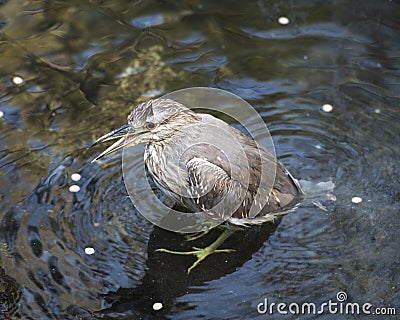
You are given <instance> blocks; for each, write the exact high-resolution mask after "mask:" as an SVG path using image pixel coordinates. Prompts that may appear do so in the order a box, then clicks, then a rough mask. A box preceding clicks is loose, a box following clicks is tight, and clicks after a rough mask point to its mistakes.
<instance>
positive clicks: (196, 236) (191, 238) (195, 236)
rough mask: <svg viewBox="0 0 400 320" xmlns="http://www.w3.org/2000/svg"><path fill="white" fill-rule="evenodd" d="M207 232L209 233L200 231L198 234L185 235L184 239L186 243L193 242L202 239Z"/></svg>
mask: <svg viewBox="0 0 400 320" xmlns="http://www.w3.org/2000/svg"><path fill="white" fill-rule="evenodd" d="M208 232H209V230H206V231H201V232H198V233H195V234H187V235H185V238H186V241H194V240H197V239H200V238H202V237H204V236H205V235H206V234H207V233H208Z"/></svg>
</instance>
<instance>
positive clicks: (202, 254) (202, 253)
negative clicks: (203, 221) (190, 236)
mask: <svg viewBox="0 0 400 320" xmlns="http://www.w3.org/2000/svg"><path fill="white" fill-rule="evenodd" d="M233 232H234V231H233V230H229V229H228V230H225V231H224V232H223V233H222V234H221V235H220V236H219V237H218V239H217V240H215V241H214V242H213V243H212V244H210V245H209V246H208V247H205V248H197V247H193V250H192V251H172V250H168V249H157V250H156V251H157V252H165V253H171V254H178V255H194V256H196V257H197V260H196V261H195V262H194V263H193V264H192V266H191V267H190V268H189V269H188V271H187V273H188V274H189V273H190V272H191V271H192V270H193V269H194V268H195V267H197V266H198V264H199V263H200V262H201V261H203V260H204V259H205V258H207V257H208V256H209V255H212V254H214V253H231V252H234V251H235V250H233V249H218V247H219V246H220V245H221V244H222V243H223V242H224V241H225V240H226V239H227V238H228V237H229V236H230V235H231V234H232V233H233ZM195 236H197V235H195ZM201 236H203V234H201Z"/></svg>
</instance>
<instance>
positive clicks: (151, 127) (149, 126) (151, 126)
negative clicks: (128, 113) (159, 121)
mask: <svg viewBox="0 0 400 320" xmlns="http://www.w3.org/2000/svg"><path fill="white" fill-rule="evenodd" d="M155 127H157V125H156V124H155V123H154V122H148V123H146V128H147V129H149V130H153V129H154V128H155Z"/></svg>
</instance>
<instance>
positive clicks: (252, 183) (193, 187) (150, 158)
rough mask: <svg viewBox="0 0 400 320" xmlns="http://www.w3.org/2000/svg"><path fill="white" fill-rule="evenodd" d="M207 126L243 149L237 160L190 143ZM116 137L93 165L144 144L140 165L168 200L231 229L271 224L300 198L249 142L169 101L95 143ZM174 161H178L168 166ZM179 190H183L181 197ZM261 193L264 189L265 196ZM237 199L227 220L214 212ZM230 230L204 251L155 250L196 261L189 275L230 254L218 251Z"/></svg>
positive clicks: (139, 112)
mask: <svg viewBox="0 0 400 320" xmlns="http://www.w3.org/2000/svg"><path fill="white" fill-rule="evenodd" d="M210 126H212V127H213V128H217V130H218V131H220V132H223V133H224V132H225V133H226V135H227V136H228V135H229V136H230V137H234V139H235V140H236V141H237V144H238V145H239V147H241V148H242V150H243V153H242V156H241V157H240V156H235V157H233V159H227V158H226V155H225V154H224V152H222V151H221V150H218V148H214V147H213V146H211V145H207V144H197V143H196V144H193V141H194V139H195V138H196V136H198V135H199V134H200V133H201V132H203V133H204V132H208V131H207V130H209V127H210ZM117 138H119V140H118V141H117V142H115V143H114V144H113V145H111V146H110V147H109V148H108V149H106V150H105V151H104V152H102V153H101V154H100V155H98V156H97V157H96V158H95V159H94V160H93V161H96V160H98V159H100V158H102V157H103V156H105V155H108V154H110V153H112V152H114V151H116V150H119V149H122V148H124V147H126V146H132V145H137V144H141V143H143V144H145V145H146V147H145V154H144V160H145V164H146V167H147V169H148V172H149V173H150V175H151V176H152V178H153V180H154V181H155V183H156V184H157V186H158V187H159V188H160V189H161V191H162V192H163V193H164V194H165V195H166V196H167V197H169V198H172V199H173V200H174V201H175V202H177V203H179V204H180V205H183V206H184V207H186V208H188V209H189V210H192V211H194V212H198V211H201V212H205V213H209V214H210V216H213V217H215V216H220V217H223V220H227V221H228V222H229V223H231V224H234V225H251V224H259V223H262V222H264V221H272V220H273V219H274V217H276V216H277V215H279V214H280V213H281V212H284V211H285V209H286V208H291V207H292V206H293V204H295V203H298V201H299V199H300V198H301V196H302V194H303V193H302V191H301V189H300V187H299V185H298V183H297V181H296V180H295V179H294V178H293V177H292V176H291V175H290V173H289V172H288V171H287V170H286V169H285V168H284V166H283V165H282V164H281V163H280V162H279V161H278V160H276V158H275V157H274V156H272V155H271V154H270V153H269V152H268V151H267V150H266V149H264V148H263V147H261V146H260V145H258V144H257V143H256V142H255V141H254V140H253V139H252V138H250V137H249V136H247V135H246V134H244V133H242V132H241V131H239V130H237V129H235V128H234V127H232V126H230V125H228V124H227V123H225V122H224V121H222V120H219V119H217V118H215V117H213V116H212V115H209V114H201V113H195V112H193V111H192V110H190V109H189V108H187V107H185V106H184V105H183V104H181V103H178V102H176V101H174V100H170V99H163V98H160V99H154V100H150V101H148V102H145V103H141V104H139V105H138V106H137V107H136V108H135V109H134V110H133V111H132V112H131V114H130V115H129V116H128V124H126V125H124V126H122V127H121V128H119V129H117V130H114V131H112V132H110V133H108V134H106V135H104V136H102V137H101V138H99V139H98V140H97V141H96V143H100V142H104V141H108V140H111V139H117ZM186 150H189V151H188V152H186ZM178 158H179V161H172V160H173V159H178ZM262 165H263V166H264V167H265V168H266V169H267V171H266V175H267V177H266V180H268V181H272V184H271V185H270V186H264V185H263V181H266V180H265V178H262V176H261V166H262ZM171 166H175V167H171ZM242 168H247V171H248V175H247V180H246V181H240V179H241V178H240V177H242V176H241V175H240V174H239V175H236V176H234V173H235V172H239V173H240V172H241V171H242V170H243V169H242ZM174 169H177V170H174ZM177 172H178V173H179V174H177ZM243 179H244V178H243ZM263 188H264V189H263ZM182 190H187V191H186V193H184V194H183V193H182ZM204 190H206V192H204ZM260 190H261V191H263V190H264V193H263V192H260ZM239 194H241V195H243V197H241V199H242V200H240V201H241V202H240V203H239V205H238V206H236V207H235V208H234V211H231V212H229V213H228V216H226V215H227V212H225V211H226V210H225V209H224V207H222V208H221V206H220V207H218V210H215V208H216V207H217V204H218V203H219V202H220V201H221V199H222V198H226V199H228V202H227V203H230V200H229V199H232V200H233V199H234V198H237V197H238V195H239ZM260 194H261V195H262V194H264V199H258V198H257V195H260ZM257 200H258V204H259V206H260V208H259V210H257V211H256V213H254V211H252V210H251V208H252V207H254V205H253V204H254V203H256V204H257ZM263 200H264V201H263ZM260 203H262V205H260ZM230 209H232V208H230ZM215 211H217V212H215ZM277 212H278V213H277ZM232 230H233V228H228V229H227V230H225V232H223V233H222V234H221V235H220V237H219V238H218V239H217V240H216V241H215V242H214V243H213V244H211V245H210V246H208V247H206V248H204V249H199V248H194V250H193V251H189V252H177V251H170V250H166V249H159V251H161V252H168V253H175V254H192V255H195V256H197V260H196V262H195V263H194V264H193V265H192V266H191V268H189V270H188V272H190V271H191V270H192V269H193V268H194V267H195V266H196V265H197V264H198V263H200V262H201V261H202V260H204V259H205V258H206V257H207V256H208V255H210V254H212V253H218V252H231V251H233V250H229V249H218V247H219V246H220V245H221V244H222V242H223V241H224V240H225V239H226V238H228V237H229V236H230V235H231V233H232V232H233V231H232Z"/></svg>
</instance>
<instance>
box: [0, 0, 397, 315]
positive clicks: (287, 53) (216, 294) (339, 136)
mask: <svg viewBox="0 0 400 320" xmlns="http://www.w3.org/2000/svg"><path fill="white" fill-rule="evenodd" d="M399 10H400V4H399V3H398V2H397V1H352V2H348V1H331V2H325V1H317V0H314V1H295V2H293V1H291V2H288V1H253V2H250V3H249V2H243V1H242V2H239V1H236V2H232V1H217V2H215V1H178V2H172V1H163V2H158V1H130V2H128V1H87V2H83V1H69V2H65V1H33V2H25V1H18V0H9V1H2V2H1V5H0V19H1V20H0V21H1V24H0V26H1V29H0V36H1V41H0V53H1V54H0V79H1V80H0V111H1V115H2V117H1V118H0V133H1V134H0V221H1V225H0V245H1V246H0V248H1V250H0V267H1V269H0V288H1V289H3V288H6V289H5V290H0V295H1V299H0V301H1V305H0V318H1V317H3V318H9V317H15V318H22V319H81V318H83V319H95V318H101V317H103V318H120V319H151V318H155V317H156V318H166V319H199V318H206V319H210V318H212V319H265V318H267V317H271V318H272V316H271V315H260V314H259V313H258V312H257V305H258V304H259V303H260V302H262V301H264V299H265V298H268V300H269V301H271V302H276V303H279V302H285V303H292V302H296V303H302V302H313V303H315V304H321V303H323V302H327V301H328V300H329V299H332V300H333V301H336V294H337V293H338V292H339V291H344V292H346V293H347V296H348V301H349V302H357V303H360V304H362V303H365V302H369V303H371V304H372V305H373V306H375V307H395V308H397V313H398V312H400V311H399V309H398V308H399V301H400V294H399V280H400V279H399V278H400V267H399V262H400V254H399V252H400V245H399V240H400V239H399V227H400V223H399V212H400V186H399V160H400V143H399V142H400V141H399V134H400V112H399V102H400V99H399V92H400V90H399V82H400V76H399V71H400V60H399V57H400V36H399V32H398V30H399V28H400V19H399V17H398V14H397V13H398V12H399ZM281 16H285V17H288V18H289V22H290V23H289V24H288V25H281V24H279V22H278V19H279V17H281ZM194 86H211V87H215V88H220V89H224V90H227V91H229V92H232V93H235V94H237V95H239V96H240V97H242V98H243V99H246V100H247V101H248V102H249V103H251V104H252V105H253V106H254V107H255V108H256V109H257V111H258V112H259V113H260V114H261V116H262V117H263V119H264V120H265V122H266V123H267V125H268V127H269V129H270V131H271V134H272V137H273V139H274V142H275V146H276V152H277V155H278V156H279V158H280V159H281V161H282V162H283V163H284V164H285V165H286V166H287V167H288V169H289V170H290V171H291V172H292V174H293V175H294V176H295V177H297V178H299V179H303V180H309V181H313V182H316V183H317V182H320V181H328V180H332V181H333V182H334V183H335V185H336V189H335V195H336V198H337V200H336V201H335V202H326V203H323V205H325V206H326V208H327V211H324V210H321V209H320V208H318V207H316V206H314V205H312V204H303V205H302V206H300V207H299V208H298V209H297V210H296V211H295V212H293V213H291V214H289V215H287V216H285V217H283V219H282V220H281V221H280V222H279V223H277V224H276V225H273V226H271V225H265V226H263V227H260V228H253V229H250V230H246V231H244V232H242V233H239V234H238V235H237V236H236V237H235V236H234V237H232V238H231V239H229V240H228V241H227V243H226V244H225V247H226V248H235V249H236V250H237V252H236V253H235V254H232V255H221V256H215V257H210V258H209V259H208V260H207V261H205V262H204V263H203V264H202V265H200V266H199V267H198V269H195V270H194V271H195V272H194V273H193V274H191V275H190V276H187V275H186V269H187V267H188V266H190V264H191V262H192V261H193V259H192V258H191V257H176V256H170V255H161V254H157V253H156V252H155V249H157V248H160V247H167V248H173V249H175V250H177V249H179V248H180V246H183V247H185V248H190V244H188V243H185V242H183V238H182V237H181V236H179V235H177V234H174V233H170V232H167V231H164V230H161V229H158V228H156V227H154V226H153V225H151V224H150V223H149V222H148V221H147V220H146V219H144V218H143V217H142V216H141V215H140V214H139V213H138V212H137V211H136V210H135V208H134V207H133V206H132V204H131V202H130V200H129V199H128V197H127V192H126V190H125V188H124V185H123V181H122V172H121V160H120V157H121V154H115V155H113V156H111V157H109V158H108V159H107V161H104V162H102V163H100V164H99V163H91V162H90V161H91V159H92V158H93V157H94V156H95V155H96V154H97V153H98V152H100V151H101V150H102V148H103V146H99V147H95V148H92V149H88V147H89V146H90V145H91V143H92V142H93V140H94V139H95V138H96V137H99V136H101V135H102V134H104V133H106V132H108V131H109V130H110V129H113V128H116V127H118V126H120V125H122V124H123V123H125V121H126V116H127V114H128V113H129V112H130V110H131V109H132V108H133V106H134V105H136V104H137V103H139V102H141V101H145V100H147V99H149V98H151V97H157V96H160V95H162V94H165V93H168V92H171V91H173V90H176V89H181V88H185V87H194ZM324 104H331V105H332V106H333V110H332V112H329V113H327V112H324V111H323V110H322V109H321V106H322V105H324ZM76 172H77V173H79V174H80V175H81V177H82V178H81V180H79V181H78V182H74V181H72V180H71V175H72V174H73V173H76ZM74 184H76V185H79V187H80V190H79V192H76V193H72V192H70V191H69V187H70V186H71V185H74ZM355 196H357V197H361V198H362V202H361V203H358V204H356V203H353V202H352V198H353V197H355ZM213 236H214V238H215V234H214V235H213V234H210V235H208V237H209V238H205V239H201V241H200V244H199V243H196V245H207V243H209V242H210V241H211V240H212V238H213ZM88 247H90V248H93V249H94V250H95V253H94V254H93V255H88V254H86V253H85V248H88ZM155 302H161V303H163V308H162V309H161V310H160V311H154V310H153V309H152V306H153V304H154V303H155ZM283 317H285V318H287V319H297V318H299V316H298V315H291V314H288V315H285V316H283ZM303 317H304V318H310V319H311V318H315V317H316V315H304V316H303ZM338 317H341V318H343V319H345V318H349V317H350V316H346V315H340V316H339V315H330V314H328V313H324V314H322V315H321V316H320V317H319V318H322V319H325V318H327V319H328V318H329V319H330V318H335V319H336V318H338ZM376 317H377V318H379V317H378V316H376ZM370 318H374V316H370ZM386 318H389V317H386ZM393 318H394V317H393Z"/></svg>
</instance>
